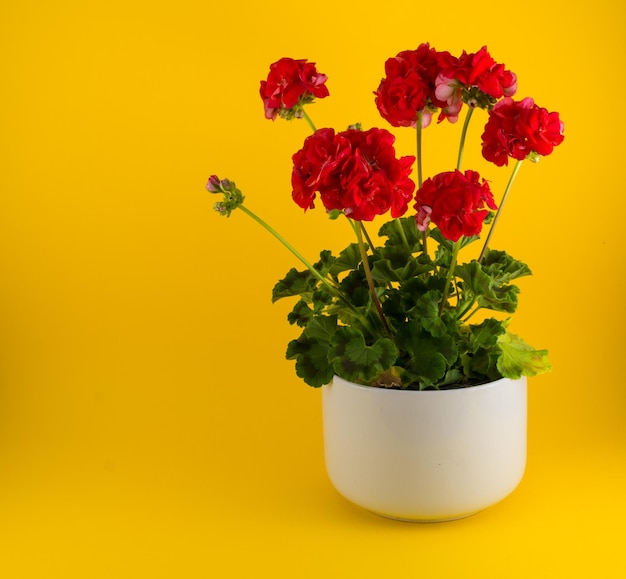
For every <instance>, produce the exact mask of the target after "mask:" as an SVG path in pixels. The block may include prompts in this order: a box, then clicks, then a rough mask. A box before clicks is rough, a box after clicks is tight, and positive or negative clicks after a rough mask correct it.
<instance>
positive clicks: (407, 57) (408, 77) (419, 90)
mask: <svg viewBox="0 0 626 579" xmlns="http://www.w3.org/2000/svg"><path fill="white" fill-rule="evenodd" d="M452 63H453V57H452V56H451V55H450V53H449V52H438V51H437V50H435V49H434V48H431V47H430V45H429V44H428V43H424V44H420V45H419V46H418V48H417V49H416V50H405V51H403V52H400V53H399V54H398V55H397V56H395V57H394V58H389V59H388V60H387V61H386V62H385V74H386V76H385V78H383V79H382V81H381V82H380V85H379V86H378V90H376V92H375V93H374V94H375V95H376V106H377V107H378V111H379V112H380V114H381V115H382V117H383V118H384V119H386V120H387V121H389V123H391V125H393V126H394V127H415V126H416V121H417V113H418V112H422V115H423V116H422V126H424V127H426V126H428V124H429V123H430V120H431V116H432V113H433V111H434V110H436V109H437V108H441V109H446V107H447V104H446V102H445V101H441V100H439V99H438V98H437V96H436V94H435V89H436V85H435V81H436V80H437V77H438V75H439V74H440V72H441V70H442V69H443V68H447V67H449V66H451V65H452ZM458 109H460V106H459V107H458V108H457V109H455V110H449V111H443V110H442V115H443V116H444V117H446V116H447V117H450V120H453V121H456V119H457V115H458ZM440 120H441V119H440Z"/></svg>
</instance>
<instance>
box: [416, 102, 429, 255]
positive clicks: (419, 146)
mask: <svg viewBox="0 0 626 579" xmlns="http://www.w3.org/2000/svg"><path fill="white" fill-rule="evenodd" d="M422 117H423V113H422V111H419V112H418V113H417V120H416V121H415V134H416V136H415V141H416V142H415V145H416V152H417V155H416V156H417V188H418V189H420V188H421V187H422V182H423V180H424V177H423V173H422ZM415 227H416V228H417V223H416V224H415ZM427 240H428V235H427V234H426V231H422V249H423V252H424V255H428V241H427Z"/></svg>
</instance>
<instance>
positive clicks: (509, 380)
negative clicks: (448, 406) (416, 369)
mask: <svg viewBox="0 0 626 579" xmlns="http://www.w3.org/2000/svg"><path fill="white" fill-rule="evenodd" d="M336 380H339V381H340V382H342V383H343V385H345V386H348V387H349V388H352V389H354V390H363V391H367V392H389V393H397V394H389V395H390V396H396V395H399V396H402V395H403V394H404V393H408V394H411V393H412V394H420V395H424V396H444V395H449V396H454V395H457V396H458V395H459V393H461V392H470V391H473V392H476V391H482V390H488V389H492V388H497V387H498V385H501V384H503V383H507V384H508V383H516V384H525V383H526V376H522V377H521V378H518V379H516V380H515V379H513V378H498V380H493V381H491V382H486V383H484V384H476V385H473V386H463V387H460V388H445V389H442V390H409V389H402V388H384V387H378V386H366V385H363V384H356V383H355V382H350V381H349V380H346V379H345V378H342V377H341V376H337V375H336V374H335V375H334V376H333V381H332V382H330V383H329V384H327V385H326V386H332V385H333V383H334V382H335V381H336Z"/></svg>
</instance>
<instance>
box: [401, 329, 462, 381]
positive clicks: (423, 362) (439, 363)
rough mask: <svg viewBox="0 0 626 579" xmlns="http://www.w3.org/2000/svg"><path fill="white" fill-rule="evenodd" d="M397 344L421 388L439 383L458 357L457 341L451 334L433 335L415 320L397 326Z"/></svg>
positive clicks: (407, 366) (408, 368)
mask: <svg viewBox="0 0 626 579" xmlns="http://www.w3.org/2000/svg"><path fill="white" fill-rule="evenodd" d="M396 343H397V344H398V346H399V347H400V349H401V351H402V352H405V353H406V354H407V356H408V360H407V364H406V368H407V370H408V371H410V373H411V374H413V375H414V376H416V378H417V381H418V382H419V387H420V389H423V388H426V387H429V386H437V385H438V384H439V383H441V382H442V381H443V380H444V378H445V376H446V373H447V370H448V368H449V366H451V365H452V364H454V362H455V361H456V360H457V358H458V351H457V347H456V344H455V343H454V340H453V339H452V337H451V336H450V335H447V334H446V335H443V336H441V337H438V338H435V337H433V336H432V335H431V334H430V333H428V332H426V331H425V330H423V329H421V328H420V325H419V324H418V323H416V322H409V323H406V324H404V325H403V326H402V327H401V328H400V330H399V331H398V333H397V335H396Z"/></svg>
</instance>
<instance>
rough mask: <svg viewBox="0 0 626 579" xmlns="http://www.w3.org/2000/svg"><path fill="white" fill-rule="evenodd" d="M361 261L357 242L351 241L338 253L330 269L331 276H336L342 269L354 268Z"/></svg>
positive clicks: (349, 269) (356, 267)
mask: <svg viewBox="0 0 626 579" xmlns="http://www.w3.org/2000/svg"><path fill="white" fill-rule="evenodd" d="M360 263H361V252H360V250H359V244H358V243H351V244H350V245H348V247H346V248H345V249H344V250H343V251H342V252H341V253H340V254H339V257H337V259H336V260H335V262H334V263H333V266H332V267H331V269H330V274H331V275H332V276H337V275H338V274H340V273H342V272H344V271H351V270H356V269H358V267H359V264H360Z"/></svg>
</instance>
